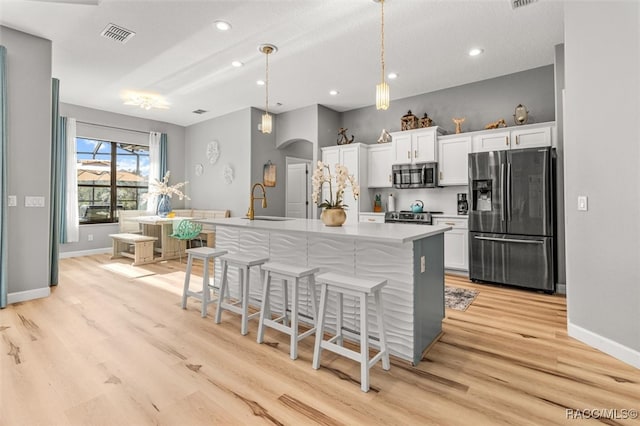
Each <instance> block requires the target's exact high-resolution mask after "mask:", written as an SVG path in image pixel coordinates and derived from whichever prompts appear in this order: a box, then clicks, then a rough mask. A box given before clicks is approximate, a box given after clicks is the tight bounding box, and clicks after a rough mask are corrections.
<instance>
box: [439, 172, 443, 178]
mask: <svg viewBox="0 0 640 426" xmlns="http://www.w3.org/2000/svg"><path fill="white" fill-rule="evenodd" d="M439 175H440V180H442V172H440V173H439Z"/></svg>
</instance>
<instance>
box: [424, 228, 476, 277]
mask: <svg viewBox="0 0 640 426" xmlns="http://www.w3.org/2000/svg"><path fill="white" fill-rule="evenodd" d="M433 224H434V225H447V226H451V227H452V229H451V230H450V231H447V232H445V233H444V267H445V269H453V270H458V271H469V226H468V220H467V218H466V217H453V216H452V217H434V218H433Z"/></svg>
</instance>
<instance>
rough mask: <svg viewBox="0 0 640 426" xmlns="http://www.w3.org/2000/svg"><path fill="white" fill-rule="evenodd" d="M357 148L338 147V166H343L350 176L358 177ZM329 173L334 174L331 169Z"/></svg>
mask: <svg viewBox="0 0 640 426" xmlns="http://www.w3.org/2000/svg"><path fill="white" fill-rule="evenodd" d="M358 163H359V161H358V147H357V146H346V147H345V146H343V147H340V164H342V165H343V166H345V167H346V168H347V170H348V171H349V174H350V175H354V176H355V177H356V178H357V177H358V166H359V164H358ZM331 172H332V173H333V172H335V170H334V169H333V168H332V169H331Z"/></svg>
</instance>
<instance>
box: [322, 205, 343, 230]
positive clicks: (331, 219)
mask: <svg viewBox="0 0 640 426" xmlns="http://www.w3.org/2000/svg"><path fill="white" fill-rule="evenodd" d="M320 220H322V223H324V224H325V226H342V224H343V223H344V222H345V220H347V213H346V212H345V211H344V209H342V208H337V209H324V210H322V213H321V214H320Z"/></svg>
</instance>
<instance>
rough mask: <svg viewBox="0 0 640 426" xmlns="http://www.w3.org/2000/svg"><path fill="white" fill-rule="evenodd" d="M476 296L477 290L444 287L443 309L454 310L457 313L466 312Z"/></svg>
mask: <svg viewBox="0 0 640 426" xmlns="http://www.w3.org/2000/svg"><path fill="white" fill-rule="evenodd" d="M477 295H478V291H477V290H468V289H466V288H459V287H452V286H445V287H444V306H445V308H449V309H455V310H457V311H466V310H467V308H468V307H469V305H470V304H471V302H473V301H474V300H475V299H476V296H477Z"/></svg>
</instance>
